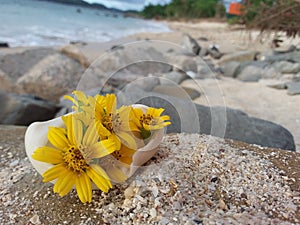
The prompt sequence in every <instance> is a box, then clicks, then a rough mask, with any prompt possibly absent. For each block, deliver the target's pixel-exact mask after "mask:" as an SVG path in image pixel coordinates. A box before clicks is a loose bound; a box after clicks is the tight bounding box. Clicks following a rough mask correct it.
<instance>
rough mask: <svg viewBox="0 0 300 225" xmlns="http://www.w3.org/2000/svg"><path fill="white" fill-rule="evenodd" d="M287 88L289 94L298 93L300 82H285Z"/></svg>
mask: <svg viewBox="0 0 300 225" xmlns="http://www.w3.org/2000/svg"><path fill="white" fill-rule="evenodd" d="M286 85H287V89H288V94H289V95H299V94H300V82H291V83H287V84H286Z"/></svg>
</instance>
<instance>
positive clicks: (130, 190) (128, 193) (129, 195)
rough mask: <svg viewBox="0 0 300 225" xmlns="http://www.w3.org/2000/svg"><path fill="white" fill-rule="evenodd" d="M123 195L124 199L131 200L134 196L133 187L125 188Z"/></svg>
mask: <svg viewBox="0 0 300 225" xmlns="http://www.w3.org/2000/svg"><path fill="white" fill-rule="evenodd" d="M124 195H125V198H126V199H131V198H132V196H133V195H134V190H133V186H129V187H128V188H126V189H125V191H124Z"/></svg>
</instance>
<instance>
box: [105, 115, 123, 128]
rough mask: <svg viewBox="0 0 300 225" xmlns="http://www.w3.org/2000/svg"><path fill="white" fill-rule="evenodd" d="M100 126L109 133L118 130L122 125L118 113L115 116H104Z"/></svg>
mask: <svg viewBox="0 0 300 225" xmlns="http://www.w3.org/2000/svg"><path fill="white" fill-rule="evenodd" d="M102 124H103V126H104V127H105V128H106V129H107V130H109V131H110V132H113V131H117V130H119V127H120V126H121V124H122V121H121V118H120V114H119V113H116V114H112V113H109V114H107V115H105V116H104V117H103V120H102Z"/></svg>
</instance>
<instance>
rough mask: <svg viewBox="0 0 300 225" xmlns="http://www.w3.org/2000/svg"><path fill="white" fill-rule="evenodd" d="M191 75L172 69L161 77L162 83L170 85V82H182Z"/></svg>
mask: <svg viewBox="0 0 300 225" xmlns="http://www.w3.org/2000/svg"><path fill="white" fill-rule="evenodd" d="M188 78H189V76H188V75H187V74H186V73H183V72H180V71H172V72H170V73H166V74H164V75H163V76H162V79H160V84H161V85H168V84H169V83H170V82H171V83H173V84H174V83H175V84H180V83H181V82H182V81H184V80H186V79H188Z"/></svg>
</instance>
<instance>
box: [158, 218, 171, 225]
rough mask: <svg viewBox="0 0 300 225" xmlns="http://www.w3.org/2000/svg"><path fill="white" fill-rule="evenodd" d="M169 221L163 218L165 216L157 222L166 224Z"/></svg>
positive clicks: (162, 224)
mask: <svg viewBox="0 0 300 225" xmlns="http://www.w3.org/2000/svg"><path fill="white" fill-rule="evenodd" d="M169 222H170V220H168V219H167V218H165V217H162V218H161V219H160V223H159V224H161V225H166V224H168V223H169Z"/></svg>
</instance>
